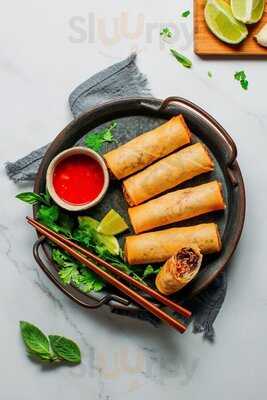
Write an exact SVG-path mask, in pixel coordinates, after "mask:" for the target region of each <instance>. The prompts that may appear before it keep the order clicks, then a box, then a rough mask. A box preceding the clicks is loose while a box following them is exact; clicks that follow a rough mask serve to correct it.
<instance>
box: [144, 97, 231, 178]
mask: <svg viewBox="0 0 267 400" xmlns="http://www.w3.org/2000/svg"><path fill="white" fill-rule="evenodd" d="M171 103H182V104H185V105H187V106H189V107H190V108H193V109H194V110H196V111H197V112H199V113H201V114H202V115H204V116H205V118H206V119H208V120H209V121H210V122H211V123H212V124H213V125H215V126H216V128H217V129H218V130H219V131H220V133H221V135H222V136H223V137H224V139H225V141H226V143H227V145H228V149H229V151H228V160H227V163H226V169H227V173H228V177H229V179H230V181H231V183H232V185H233V186H237V185H238V181H237V179H236V177H235V171H234V166H235V165H234V164H235V161H236V158H237V148H236V144H235V142H234V141H233V139H232V138H231V136H230V135H229V134H228V133H227V132H226V130H225V129H224V128H223V127H222V126H221V125H220V124H219V123H218V122H217V121H216V120H215V119H213V118H212V117H211V116H210V115H209V114H208V113H207V112H206V111H205V110H203V109H202V108H200V107H198V106H196V105H195V104H194V103H191V101H188V100H186V99H184V98H182V97H178V96H170V97H167V98H166V99H165V100H163V101H162V102H161V104H160V105H159V106H153V105H148V104H147V103H145V101H143V102H142V105H143V106H145V107H147V108H150V109H151V110H153V111H156V112H161V111H164V110H165V109H166V108H167V107H168V106H169V105H170V104H171Z"/></svg>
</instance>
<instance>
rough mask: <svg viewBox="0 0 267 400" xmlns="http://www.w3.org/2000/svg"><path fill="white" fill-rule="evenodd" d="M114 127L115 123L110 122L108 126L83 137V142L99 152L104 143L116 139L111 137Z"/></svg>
mask: <svg viewBox="0 0 267 400" xmlns="http://www.w3.org/2000/svg"><path fill="white" fill-rule="evenodd" d="M116 127H117V123H116V122H112V124H111V125H110V126H109V127H107V128H104V129H102V130H101V131H100V132H95V133H89V134H88V135H87V136H86V137H85V139H84V144H85V145H86V146H87V147H89V148H90V149H92V150H94V151H96V152H99V151H100V150H101V148H102V145H103V144H104V143H106V142H108V143H111V142H115V141H116V140H115V139H114V137H113V130H114V129H115V128H116Z"/></svg>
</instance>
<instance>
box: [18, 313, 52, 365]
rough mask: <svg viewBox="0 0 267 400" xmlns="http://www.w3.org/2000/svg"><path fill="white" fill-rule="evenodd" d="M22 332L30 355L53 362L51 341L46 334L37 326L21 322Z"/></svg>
mask: <svg viewBox="0 0 267 400" xmlns="http://www.w3.org/2000/svg"><path fill="white" fill-rule="evenodd" d="M20 331H21V336H22V339H23V342H24V344H25V346H26V348H27V351H28V354H29V355H31V356H37V357H39V358H41V359H43V360H49V361H52V360H53V354H52V353H51V351H50V347H49V341H48V339H47V337H46V336H45V334H44V333H43V332H42V331H41V330H40V329H39V328H37V327H36V326H34V325H32V324H30V323H29V322H26V321H20Z"/></svg>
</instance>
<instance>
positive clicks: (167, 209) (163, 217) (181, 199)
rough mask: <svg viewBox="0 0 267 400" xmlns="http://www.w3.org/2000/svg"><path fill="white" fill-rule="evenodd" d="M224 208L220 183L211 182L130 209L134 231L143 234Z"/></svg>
mask: <svg viewBox="0 0 267 400" xmlns="http://www.w3.org/2000/svg"><path fill="white" fill-rule="evenodd" d="M224 208H225V203H224V199H223V194H222V187H221V184H220V183H219V182H218V181H212V182H209V183H205V184H203V185H199V186H195V187H190V188H186V189H182V190H177V191H175V192H172V193H168V194H165V195H164V196H161V197H158V198H157V199H154V200H150V201H148V202H147V203H144V204H141V205H139V206H136V207H132V208H129V210H128V212H129V217H130V220H131V223H132V226H133V228H134V231H135V233H141V232H146V231H150V230H152V229H153V228H156V227H158V226H163V225H169V224H172V223H174V222H178V221H183V220H185V219H189V218H192V217H196V216H198V215H201V214H206V213H209V212H212V211H216V210H223V209H224Z"/></svg>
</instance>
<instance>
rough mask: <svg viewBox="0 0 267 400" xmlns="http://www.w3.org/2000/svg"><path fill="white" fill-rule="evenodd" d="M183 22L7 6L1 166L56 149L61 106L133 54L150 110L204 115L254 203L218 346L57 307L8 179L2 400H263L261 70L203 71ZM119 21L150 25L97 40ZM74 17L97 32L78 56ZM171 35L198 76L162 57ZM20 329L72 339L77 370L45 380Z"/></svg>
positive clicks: (101, 8)
mask: <svg viewBox="0 0 267 400" xmlns="http://www.w3.org/2000/svg"><path fill="white" fill-rule="evenodd" d="M187 8H190V9H192V4H191V1H189V0H183V1H180V2H179V1H174V0H166V1H165V2H162V1H161V2H156V1H153V0H146V1H143V0H136V1H135V2H133V1H130V0H126V1H125V0H116V1H114V0H113V1H104V0H98V1H92V0H90V1H87V2H84V1H83V0H76V1H67V2H66V1H57V2H55V1H52V0H46V1H45V2H36V1H34V0H28V1H26V2H22V1H19V0H9V1H8V2H5V3H3V4H2V11H1V24H0V31H1V35H0V45H1V52H0V74H1V97H2V101H1V108H2V110H1V122H0V123H1V145H0V155H1V157H0V158H1V163H2V164H3V162H5V161H6V160H14V159H16V158H17V157H19V156H21V155H24V154H26V153H27V152H29V151H30V150H32V149H34V148H36V147H37V146H40V145H43V144H45V143H46V142H48V141H49V140H51V139H53V137H54V136H55V135H56V134H57V133H58V132H59V131H60V130H61V129H62V128H63V127H64V126H65V125H66V124H67V123H68V122H69V121H70V120H71V115H70V112H69V109H68V106H67V97H68V94H69V93H70V91H71V89H73V88H74V87H75V86H76V85H77V84H79V83H80V82H81V81H83V80H84V79H86V78H88V77H89V76H90V75H91V74H93V73H94V72H96V71H98V70H99V69H101V68H103V67H105V66H107V65H109V64H111V63H112V62H114V61H117V60H120V59H122V58H124V57H125V56H127V55H128V54H129V52H130V51H131V50H132V49H134V48H137V51H138V53H139V58H138V60H139V66H140V68H141V70H142V71H144V72H145V73H146V74H147V76H148V77H149V80H150V83H151V88H152V89H153V93H154V94H155V95H156V96H158V97H161V98H164V97H166V96H168V95H179V96H183V97H186V98H188V99H190V100H192V101H194V102H196V103H197V104H199V105H200V106H202V107H204V108H205V109H207V110H208V111H209V112H210V113H211V114H212V115H213V116H214V117H215V118H217V119H218V121H219V122H220V123H221V124H222V125H223V126H224V127H225V128H226V129H227V130H228V131H229V133H230V134H231V135H232V136H233V138H234V139H235V141H236V143H237V145H238V149H239V163H240V166H241V168H242V171H243V175H244V179H245V184H246V190H247V218H246V224H245V228H244V232H243V236H242V240H241V242H240V245H239V247H238V250H237V252H236V255H235V257H234V259H233V261H232V263H231V267H230V279H229V288H228V294H227V298H226V301H225V304H224V306H223V309H222V311H221V313H220V315H219V317H218V319H217V320H216V323H215V329H216V333H217V336H216V342H215V344H214V345H211V344H209V343H206V342H204V341H203V339H202V337H201V336H200V335H193V334H192V333H191V329H189V331H188V333H187V334H185V335H184V336H179V335H177V334H176V333H175V332H173V331H171V330H170V329H168V328H165V327H162V328H160V329H157V330H155V329H153V328H151V327H150V326H149V325H147V324H146V323H143V322H140V321H132V320H129V319H125V318H121V317H117V316H114V315H111V314H109V312H108V310H104V309H102V310H101V311H97V312H91V313H89V312H86V311H84V310H82V309H80V308H79V307H78V306H76V305H75V304H73V303H71V302H70V301H69V300H68V299H67V298H66V297H64V296H63V295H62V294H61V293H59V291H58V290H57V289H56V288H55V287H53V286H52V284H51V283H50V282H49V281H48V280H47V279H46V278H45V276H44V275H43V274H42V273H41V272H39V270H38V268H37V267H36V264H35V262H34V261H33V258H32V254H31V247H32V242H33V240H34V234H33V232H32V231H31V229H30V228H29V227H27V226H26V224H25V221H24V217H25V215H26V214H27V213H29V208H28V207H27V206H26V205H23V204H22V203H18V202H17V201H16V200H15V199H14V195H15V194H16V193H17V192H18V191H19V190H20V189H19V188H18V187H16V186H15V185H14V184H13V183H11V182H10V181H8V179H7V178H6V176H5V173H4V170H3V169H2V168H1V172H0V179H1V221H0V255H1V279H0V304H1V306H0V307H1V312H0V326H1V330H0V341H1V346H0V347H1V360H0V371H1V378H0V382H1V383H0V392H1V395H0V397H1V398H3V399H5V400H17V399H19V400H24V399H25V400H26V399H27V400H31V399H32V400H33V399H37V398H38V399H40V400H44V399H47V398H49V399H56V398H58V397H59V396H60V397H61V398H64V400H70V399H73V398H75V396H76V397H78V398H79V399H81V400H83V399H88V398H90V399H99V400H100V399H106V400H107V399H112V400H113V399H124V398H125V396H127V398H128V399H140V398H141V399H142V398H145V396H148V395H149V396H153V398H154V399H156V400H157V399H160V398H162V397H163V396H164V395H165V396H167V397H168V398H171V397H173V398H183V399H184V400H189V399H193V398H195V397H198V398H199V399H206V400H211V399H214V398H216V399H217V400H225V399H226V398H227V399H233V398H242V399H243V400H250V399H252V398H254V396H258V397H259V398H261V399H263V398H265V396H266V395H267V389H266V384H265V381H266V377H265V375H266V373H265V371H266V355H267V354H266V330H267V321H266V312H267V291H266V279H267V269H266V256H265V252H266V223H265V216H266V213H267V201H266V194H267V191H266V175H267V167H266V165H267V164H266V154H265V148H266V135H267V122H266V121H267V110H266V89H267V87H266V61H263V60H262V61H245V60H235V61H230V60H217V61H203V60H201V59H199V58H198V57H196V56H194V55H193V54H192V18H191V17H189V18H188V19H186V20H184V19H181V18H180V17H179V14H180V12H181V11H182V10H184V9H187ZM122 12H125V13H126V14H125V15H126V16H124V21H127V15H128V17H129V27H130V29H131V30H132V31H133V30H134V27H135V26H136V21H137V19H138V18H140V21H141V22H142V18H144V25H143V24H141V25H140V26H141V28H140V29H141V31H140V33H137V34H135V35H133V37H125V35H121V34H120V35H119V36H117V37H115V38H114V37H113V40H112V41H108V40H107V39H105V35H103V34H101V29H102V32H103V30H104V31H105V30H107V33H108V34H109V35H111V34H112V30H113V22H114V20H113V19H114V18H119V17H120V15H121V13H122ZM90 15H91V17H89V16H90ZM75 16H79V17H81V18H83V20H81V21H80V22H79V23H81V24H83V26H86V24H87V21H88V20H89V18H93V19H94V20H95V22H96V26H97V27H98V28H97V29H98V30H97V32H96V31H92V32H93V33H94V32H95V33H94V34H95V37H94V38H92V36H90V35H89V34H88V33H86V34H85V38H83V40H82V41H81V42H80V43H73V40H72V41H71V39H70V36H71V37H73V38H74V39H77V38H78V34H77V33H75V32H74V31H73V29H71V27H70V21H71V19H72V18H73V17H75ZM92 16H93V17H92ZM138 16H139V17H138ZM140 16H141V17H140ZM169 22H172V23H174V22H175V23H177V26H178V28H177V29H178V32H179V35H180V36H179V39H178V40H176V42H175V43H174V44H173V46H174V47H176V48H177V49H183V52H184V53H185V54H188V55H189V57H190V58H191V59H192V60H193V63H194V67H193V69H192V70H186V69H183V68H182V67H180V66H179V65H178V64H177V63H176V62H175V61H174V60H173V59H172V58H171V57H170V56H169V54H168V47H167V46H166V47H165V48H164V46H163V47H162V46H160V43H159V35H158V31H159V24H160V23H163V24H165V23H169ZM120 26H121V25H120ZM151 27H152V28H153V29H154V30H153V32H152V38H151V40H150V37H149V32H151ZM143 28H145V30H146V32H147V35H146V36H145V35H144V33H142V29H143ZM91 35H92V33H91ZM186 43H189V44H187V45H186ZM184 47H186V48H185V49H184ZM240 69H245V71H246V72H247V75H248V78H249V82H250V88H249V91H248V92H245V91H243V90H242V89H241V88H240V87H239V85H238V83H237V82H236V81H234V79H233V75H234V72H235V71H236V70H240ZM209 70H210V71H212V72H213V78H212V79H209V78H208V76H207V72H208V71H209ZM21 319H25V320H28V321H32V322H34V323H36V324H37V325H39V326H40V327H42V328H43V329H44V330H45V331H46V332H49V333H52V332H58V333H64V334H65V335H67V336H69V337H73V338H75V339H76V340H77V341H78V342H79V343H80V346H81V348H82V352H83V363H82V365H81V366H79V367H75V368H69V367H61V368H57V369H52V370H49V369H42V368H41V367H40V366H39V365H37V364H35V363H33V362H31V361H29V360H28V359H27V357H26V355H25V351H24V348H23V345H22V343H21V340H20V336H19V330H18V323H19V320H21Z"/></svg>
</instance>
